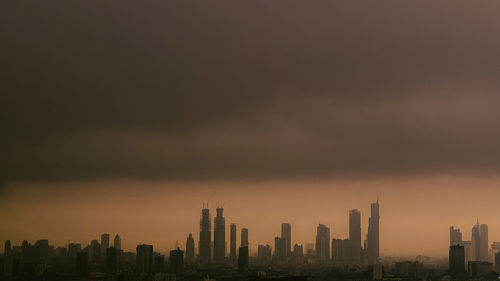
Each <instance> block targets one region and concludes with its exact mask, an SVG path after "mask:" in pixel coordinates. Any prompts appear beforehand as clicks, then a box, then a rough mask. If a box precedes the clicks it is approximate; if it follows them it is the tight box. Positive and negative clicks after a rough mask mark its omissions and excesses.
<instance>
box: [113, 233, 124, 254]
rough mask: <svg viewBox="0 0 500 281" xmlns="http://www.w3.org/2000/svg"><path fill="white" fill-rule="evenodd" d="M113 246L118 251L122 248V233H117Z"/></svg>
mask: <svg viewBox="0 0 500 281" xmlns="http://www.w3.org/2000/svg"><path fill="white" fill-rule="evenodd" d="M113 247H114V248H115V249H116V250H117V251H120V250H121V249H122V239H121V238H120V235H118V234H116V236H115V239H114V241H113Z"/></svg>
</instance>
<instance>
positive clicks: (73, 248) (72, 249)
mask: <svg viewBox="0 0 500 281" xmlns="http://www.w3.org/2000/svg"><path fill="white" fill-rule="evenodd" d="M81 250H82V244H75V243H69V244H68V256H69V257H70V258H76V254H78V252H80V251H81Z"/></svg>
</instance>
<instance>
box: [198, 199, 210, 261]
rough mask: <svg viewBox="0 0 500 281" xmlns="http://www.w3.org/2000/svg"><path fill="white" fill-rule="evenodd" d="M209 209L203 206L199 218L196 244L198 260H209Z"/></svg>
mask: <svg viewBox="0 0 500 281" xmlns="http://www.w3.org/2000/svg"><path fill="white" fill-rule="evenodd" d="M210 228H211V225H210V210H209V209H208V208H205V206H203V209H202V210H201V219H200V242H199V244H198V259H199V260H200V262H209V261H210V256H211V251H210V249H211V245H210V244H211V243H212V242H211V236H212V233H211V231H210Z"/></svg>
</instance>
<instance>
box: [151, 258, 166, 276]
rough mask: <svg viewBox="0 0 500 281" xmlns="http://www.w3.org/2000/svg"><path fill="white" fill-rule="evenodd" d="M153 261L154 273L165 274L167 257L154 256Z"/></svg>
mask: <svg viewBox="0 0 500 281" xmlns="http://www.w3.org/2000/svg"><path fill="white" fill-rule="evenodd" d="M153 259H154V261H153V272H154V273H165V256H164V255H160V254H156V255H154V258H153Z"/></svg>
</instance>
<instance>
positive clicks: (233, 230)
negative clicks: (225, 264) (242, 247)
mask: <svg viewBox="0 0 500 281" xmlns="http://www.w3.org/2000/svg"><path fill="white" fill-rule="evenodd" d="M230 231H231V233H230V236H231V237H230V241H229V259H230V260H231V261H232V262H233V263H235V262H236V261H237V259H236V224H234V223H232V224H231V230H230Z"/></svg>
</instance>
